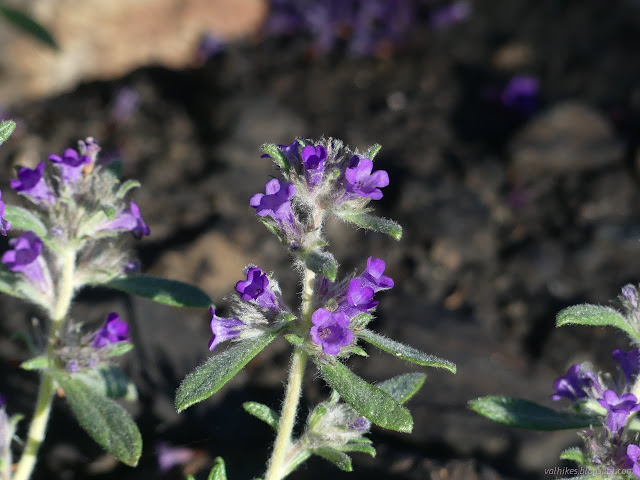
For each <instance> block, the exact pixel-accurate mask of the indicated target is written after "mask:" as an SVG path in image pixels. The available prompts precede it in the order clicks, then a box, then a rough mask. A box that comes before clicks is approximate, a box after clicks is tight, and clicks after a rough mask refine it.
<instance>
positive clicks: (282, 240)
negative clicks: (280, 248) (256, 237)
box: [258, 217, 288, 248]
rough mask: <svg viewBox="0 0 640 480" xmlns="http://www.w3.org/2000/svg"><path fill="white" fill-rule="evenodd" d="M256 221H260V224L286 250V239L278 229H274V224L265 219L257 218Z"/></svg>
mask: <svg viewBox="0 0 640 480" xmlns="http://www.w3.org/2000/svg"><path fill="white" fill-rule="evenodd" d="M258 220H260V221H261V222H262V224H263V225H264V226H265V227H267V230H269V231H270V232H271V233H273V234H274V235H275V236H276V237H277V238H278V240H279V241H280V243H281V244H282V245H284V246H285V247H287V248H288V245H287V238H286V237H285V236H284V235H283V233H282V232H281V231H280V230H279V229H278V227H276V226H275V225H274V224H272V223H271V220H269V219H268V218H265V217H258Z"/></svg>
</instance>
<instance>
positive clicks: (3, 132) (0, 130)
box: [0, 120, 16, 145]
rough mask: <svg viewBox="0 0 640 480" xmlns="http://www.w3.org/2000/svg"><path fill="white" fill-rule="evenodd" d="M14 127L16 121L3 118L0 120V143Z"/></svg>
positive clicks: (9, 134) (0, 143)
mask: <svg viewBox="0 0 640 480" xmlns="http://www.w3.org/2000/svg"><path fill="white" fill-rule="evenodd" d="M15 129H16V122H14V121H13V120H3V121H2V122H0V145H2V144H3V143H4V142H6V141H7V140H8V139H9V137H10V136H11V134H12V133H13V131H14V130H15Z"/></svg>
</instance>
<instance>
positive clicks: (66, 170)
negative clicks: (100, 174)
mask: <svg viewBox="0 0 640 480" xmlns="http://www.w3.org/2000/svg"><path fill="white" fill-rule="evenodd" d="M49 161H50V162H52V163H55V164H56V165H57V167H58V169H59V170H60V174H61V175H62V181H63V182H64V184H65V185H72V184H73V183H75V182H77V181H78V180H79V179H80V178H82V169H83V168H84V165H86V164H89V163H91V157H89V156H88V155H82V156H80V155H78V152H76V151H75V150H74V149H73V148H67V149H66V150H65V151H64V153H63V154H62V157H60V156H59V155H53V154H51V155H49Z"/></svg>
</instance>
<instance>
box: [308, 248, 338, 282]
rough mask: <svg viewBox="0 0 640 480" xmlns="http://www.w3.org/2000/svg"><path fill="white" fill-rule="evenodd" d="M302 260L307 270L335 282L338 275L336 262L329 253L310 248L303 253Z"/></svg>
mask: <svg viewBox="0 0 640 480" xmlns="http://www.w3.org/2000/svg"><path fill="white" fill-rule="evenodd" d="M304 261H305V264H306V265H307V268H308V269H309V270H311V271H313V272H315V273H319V274H320V275H322V276H323V277H325V278H328V279H329V280H331V281H332V282H335V280H336V275H338V262H336V259H335V258H334V256H333V255H332V254H331V253H329V252H319V251H316V250H312V251H310V252H307V253H306V254H305V255H304Z"/></svg>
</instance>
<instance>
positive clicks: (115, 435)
mask: <svg viewBox="0 0 640 480" xmlns="http://www.w3.org/2000/svg"><path fill="white" fill-rule="evenodd" d="M49 374H50V375H52V376H53V377H54V378H55V380H56V381H57V382H58V384H59V385H60V387H62V389H63V390H64V392H65V395H66V399H67V402H68V403H69V406H70V407H71V411H72V412H73V415H74V416H75V417H76V419H77V420H78V423H79V424H80V426H81V427H82V428H83V429H84V430H85V431H86V432H87V433H88V434H89V436H90V437H91V438H93V439H94V440H95V441H96V442H97V443H98V444H99V445H100V446H101V447H102V448H104V449H105V450H106V451H107V452H109V453H110V454H111V455H113V456H114V457H116V458H117V459H118V460H120V461H121V462H123V463H126V464H127V465H130V466H136V465H137V463H138V460H139V459H140V454H141V452H142V437H141V436H140V431H139V430H138V427H136V424H135V423H134V421H133V419H132V418H131V417H130V416H129V414H128V413H127V411H126V410H125V409H124V408H122V407H121V406H120V405H118V404H117V403H116V402H114V401H113V400H110V399H108V398H106V397H103V396H102V395H100V394H98V393H96V392H94V391H93V390H92V389H91V387H89V386H87V385H86V384H85V383H84V382H82V381H81V380H79V379H76V378H73V376H71V375H70V374H67V373H64V372H61V371H49Z"/></svg>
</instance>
